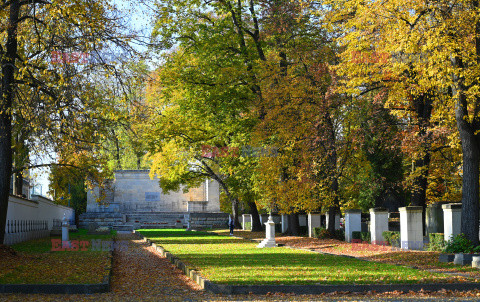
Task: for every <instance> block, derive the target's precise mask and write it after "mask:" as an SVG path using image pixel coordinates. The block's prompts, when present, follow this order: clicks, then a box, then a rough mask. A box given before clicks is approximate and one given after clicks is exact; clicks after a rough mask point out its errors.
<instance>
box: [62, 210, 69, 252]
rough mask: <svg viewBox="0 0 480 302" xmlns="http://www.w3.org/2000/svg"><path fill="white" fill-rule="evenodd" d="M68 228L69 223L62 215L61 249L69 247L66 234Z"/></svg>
mask: <svg viewBox="0 0 480 302" xmlns="http://www.w3.org/2000/svg"><path fill="white" fill-rule="evenodd" d="M69 227H70V223H69V222H68V219H67V217H65V215H63V219H62V247H69V246H70V238H69V234H68V229H69Z"/></svg>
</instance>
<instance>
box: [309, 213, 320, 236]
mask: <svg viewBox="0 0 480 302" xmlns="http://www.w3.org/2000/svg"><path fill="white" fill-rule="evenodd" d="M320 226H321V214H317V213H308V237H313V229H314V228H319V227H320Z"/></svg>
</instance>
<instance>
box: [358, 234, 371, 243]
mask: <svg viewBox="0 0 480 302" xmlns="http://www.w3.org/2000/svg"><path fill="white" fill-rule="evenodd" d="M360 239H362V242H370V232H360Z"/></svg>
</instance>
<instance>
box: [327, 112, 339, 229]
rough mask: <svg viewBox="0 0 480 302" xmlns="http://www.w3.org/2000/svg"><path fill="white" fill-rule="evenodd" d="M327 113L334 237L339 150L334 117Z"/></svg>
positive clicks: (331, 214) (337, 200)
mask: <svg viewBox="0 0 480 302" xmlns="http://www.w3.org/2000/svg"><path fill="white" fill-rule="evenodd" d="M324 114H325V123H326V125H327V127H328V136H329V141H328V143H329V145H330V149H331V150H330V154H328V158H327V161H328V162H327V165H328V169H329V170H328V171H327V174H328V175H329V176H330V180H331V183H330V192H331V193H332V194H333V204H332V205H331V206H330V208H329V209H328V212H327V215H328V225H327V231H328V232H329V233H330V235H331V236H332V237H334V236H335V216H336V215H337V214H339V213H340V200H339V198H338V190H339V185H338V174H337V160H338V157H337V150H336V147H337V146H336V137H335V128H334V125H333V121H332V118H331V117H330V113H329V112H328V110H327V111H326V112H325V113H324Z"/></svg>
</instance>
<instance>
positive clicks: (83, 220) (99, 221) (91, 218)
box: [78, 212, 123, 229]
mask: <svg viewBox="0 0 480 302" xmlns="http://www.w3.org/2000/svg"><path fill="white" fill-rule="evenodd" d="M122 218H123V216H122V214H120V213H94V212H90V213H89V212H87V213H82V214H80V216H79V219H78V220H79V221H78V228H82V229H88V226H89V224H91V223H94V224H95V225H96V226H97V227H113V226H114V225H120V224H122Z"/></svg>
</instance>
